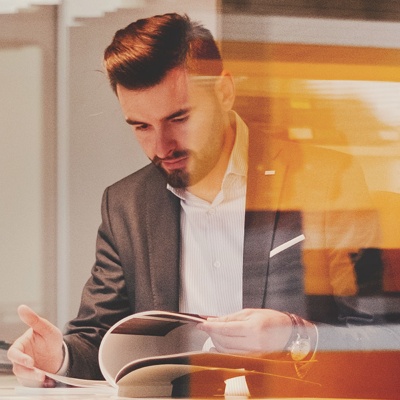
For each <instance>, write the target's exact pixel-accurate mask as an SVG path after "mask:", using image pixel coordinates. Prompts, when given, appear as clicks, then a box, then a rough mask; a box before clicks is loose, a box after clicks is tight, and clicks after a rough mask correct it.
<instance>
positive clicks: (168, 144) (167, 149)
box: [155, 128, 176, 158]
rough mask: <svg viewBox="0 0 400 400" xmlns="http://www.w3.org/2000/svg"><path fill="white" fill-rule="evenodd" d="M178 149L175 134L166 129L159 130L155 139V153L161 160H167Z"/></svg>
mask: <svg viewBox="0 0 400 400" xmlns="http://www.w3.org/2000/svg"><path fill="white" fill-rule="evenodd" d="M175 149H176V140H175V138H174V135H173V133H172V132H171V131H170V130H168V129H166V128H160V129H158V130H157V133H156V139H155V153H156V156H157V157H159V158H166V157H168V156H169V155H171V154H172V153H173V152H174V150H175Z"/></svg>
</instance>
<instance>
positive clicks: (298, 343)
mask: <svg viewBox="0 0 400 400" xmlns="http://www.w3.org/2000/svg"><path fill="white" fill-rule="evenodd" d="M285 314H286V315H288V316H289V317H290V320H291V321H292V334H291V335H290V338H289V340H288V342H287V344H286V346H285V349H284V351H285V353H286V354H287V355H288V356H289V357H290V358H291V359H292V360H293V361H307V360H308V359H310V358H311V357H312V352H311V339H310V336H308V334H307V328H306V326H305V324H304V321H303V319H302V318H300V317H299V316H298V315H296V314H291V313H286V312H285Z"/></svg>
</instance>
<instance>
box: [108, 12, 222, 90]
mask: <svg viewBox="0 0 400 400" xmlns="http://www.w3.org/2000/svg"><path fill="white" fill-rule="evenodd" d="M104 65H105V67H106V70H107V74H108V77H109V80H110V84H111V87H112V89H113V90H114V92H116V87H117V84H119V85H121V86H124V87H125V88H127V89H132V90H137V89H146V88H149V87H151V86H154V85H156V84H158V83H160V82H161V80H162V79H163V78H164V77H165V75H166V74H167V73H168V72H169V71H171V70H172V69H174V68H175V67H179V66H184V67H186V68H187V70H188V72H189V73H191V74H193V75H200V76H218V75H220V73H221V72H222V69H223V66H222V59H221V55H220V52H219V50H218V47H217V44H216V42H215V40H214V38H213V36H212V34H211V33H210V31H209V30H208V29H206V28H204V26H202V25H201V24H199V23H197V22H193V21H191V20H190V19H189V17H188V16H187V15H179V14H175V13H172V14H164V15H156V16H154V17H150V18H146V19H139V20H138V21H136V22H133V23H131V24H129V25H128V26H127V27H126V28H124V29H121V30H119V31H117V32H116V33H115V35H114V38H113V41H112V42H111V44H110V45H109V46H108V47H107V48H106V50H105V52H104Z"/></svg>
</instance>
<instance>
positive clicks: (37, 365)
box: [7, 305, 64, 386]
mask: <svg viewBox="0 0 400 400" xmlns="http://www.w3.org/2000/svg"><path fill="white" fill-rule="evenodd" d="M18 314H19V317H20V318H21V320H22V321H23V322H24V323H25V324H27V325H28V326H29V327H30V328H29V329H28V330H27V331H26V332H25V333H24V334H23V335H22V336H20V337H19V338H18V339H17V340H16V341H15V342H14V343H13V345H12V346H11V347H10V349H9V350H8V353H7V355H8V358H9V359H10V361H11V362H12V363H13V372H14V374H15V375H16V376H17V378H18V381H19V382H20V383H21V384H23V385H25V386H54V382H53V381H52V380H49V379H48V378H46V376H45V374H44V373H43V371H46V372H52V373H56V372H57V371H58V370H59V369H60V367H61V364H62V362H63V359H64V353H63V337H62V333H61V331H60V330H59V329H58V328H57V327H55V326H54V325H53V324H51V323H50V322H49V321H47V320H46V319H44V318H41V317H39V316H38V315H37V314H36V313H35V312H34V311H32V310H31V309H30V308H29V307H27V306H24V305H22V306H20V307H19V308H18Z"/></svg>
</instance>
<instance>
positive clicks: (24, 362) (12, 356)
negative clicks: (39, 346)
mask: <svg viewBox="0 0 400 400" xmlns="http://www.w3.org/2000/svg"><path fill="white" fill-rule="evenodd" d="M7 357H8V359H9V360H10V361H11V362H12V363H13V364H19V365H21V366H25V367H26V368H33V367H34V365H35V362H34V360H33V358H32V357H30V356H29V355H28V354H26V353H25V352H24V345H23V344H22V342H21V340H19V339H17V340H16V341H15V342H14V344H13V345H12V346H11V347H10V348H9V349H8V352H7Z"/></svg>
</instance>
